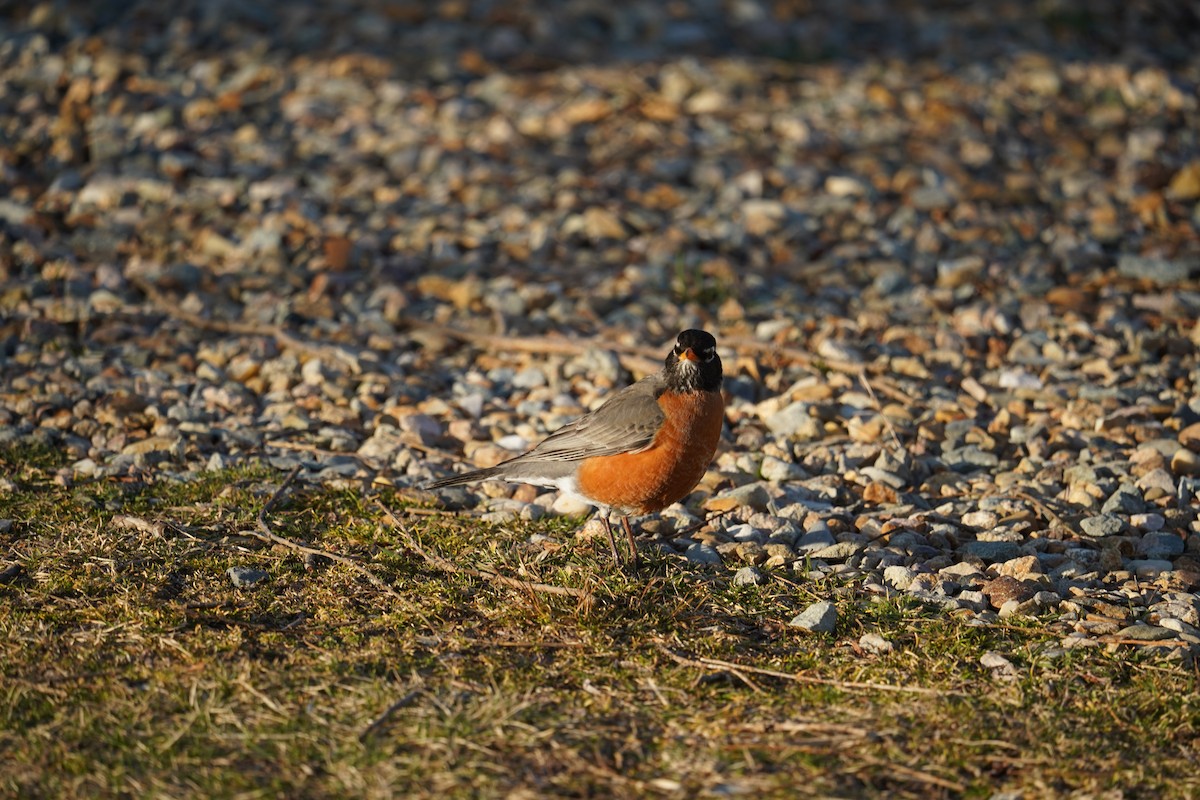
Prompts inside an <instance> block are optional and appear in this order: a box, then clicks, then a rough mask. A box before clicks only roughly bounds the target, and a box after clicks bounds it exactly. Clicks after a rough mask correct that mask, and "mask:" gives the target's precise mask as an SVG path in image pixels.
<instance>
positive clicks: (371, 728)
mask: <svg viewBox="0 0 1200 800" xmlns="http://www.w3.org/2000/svg"><path fill="white" fill-rule="evenodd" d="M422 691H423V690H422V689H419V688H418V689H410V690H409V691H407V692H405V694H404V696H403V697H401V698H400V699H399V700H397V701H396V702H394V703H392V704H391V705H390V706H388V707H387V708H386V709H384V712H383V713H382V714H380V715H379V716H378V717H376V718H375V720H374V721H373V722H372V723H371V724H370V725H368V726H367V727H365V728H363V731H362V733H360V734H359V735H358V740H359V741H360V742H366V741H367V740H368V739H370V738H371V737H372V736H374V735H375V734H376V733H377V732H378V731H379V730H380V729H381V728H383V726H384V725H385V724H387V721H388V720H389V719H391V718H392V715H393V714H395V713H396V712H397V711H399V710H400V709H402V708H404V707H405V706H407V705H409V704H410V703H412V701H413V700H416V699H417V698H418V697H420V696H421V692H422Z"/></svg>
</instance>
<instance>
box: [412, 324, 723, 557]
mask: <svg viewBox="0 0 1200 800" xmlns="http://www.w3.org/2000/svg"><path fill="white" fill-rule="evenodd" d="M721 381H722V370H721V357H720V356H719V355H717V340H716V339H715V338H714V337H713V335H712V334H710V333H708V332H707V331H703V330H697V329H689V330H685V331H683V332H682V333H680V334H679V336H678V337H677V338H676V340H675V345H674V347H672V348H671V352H669V353H668V354H667V357H666V359H665V360H664V363H663V368H662V369H661V370H660V371H659V372H656V373H654V374H653V375H649V376H647V377H645V378H642V379H641V380H640V381H637V382H636V383H633V384H631V385H629V386H626V387H625V388H624V389H621V390H620V391H618V392H617V393H616V394H614V395H612V396H611V397H610V398H608V399H607V400H606V401H605V402H604V403H603V404H602V405H601V406H600V407H599V408H597V409H596V410H594V411H592V412H590V413H588V414H585V415H584V416H582V417H579V418H578V419H575V420H573V421H571V422H568V423H567V424H565V425H563V426H562V427H561V428H559V429H558V430H556V431H555V432H554V433H552V434H550V435H549V436H547V437H546V438H545V439H543V440H542V441H541V442H539V443H538V444H536V445H534V447H533V448H531V449H530V450H528V451H527V452H525V453H522V454H521V455H519V456H516V457H515V458H510V459H508V460H507V461H502V462H501V463H499V464H497V465H496V466H494V467H488V468H486V469H477V470H472V471H470V472H465V473H462V474H459V475H454V476H451V477H448V478H443V479H441V480H438V481H434V482H433V483H430V484H428V485H427V486H426V487H425V488H426V489H430V490H433V489H440V488H444V487H447V486H458V485H460V484H466V483H475V482H477V481H484V480H489V479H498V480H505V481H512V482H516V483H528V484H533V485H535V486H544V487H551V488H556V489H558V490H559V491H560V492H562V493H564V494H567V495H573V496H575V497H577V498H579V499H582V500H583V501H584V502H586V503H588V504H589V505H592V506H595V507H597V508H598V509H599V510H600V519H601V521H602V522H603V524H604V530H605V533H607V534H608V544H609V547H610V548H611V549H612V555H613V560H614V561H617V562H619V561H620V556H619V555H618V553H617V543H616V540H615V539H614V538H613V533H612V525H611V523H610V521H609V515H611V514H612V513H614V512H615V513H616V514H619V515H620V518H621V524H622V526H623V527H624V529H625V535H626V536H627V537H628V539H629V548H630V551H631V556H630V558H631V562H632V564H633V565H634V566H635V567H636V565H637V563H638V554H637V545H636V544H635V542H634V539H633V529H632V527H631V526H630V524H629V516H630V515H631V514H632V515H640V514H651V513H654V512H657V511H662V510H663V509H664V508H666V507H667V506H669V505H671V504H672V503H676V502H678V501H679V500H682V499H683V498H684V497H686V496H687V495H688V494H689V493H690V492H691V491H692V489H694V488H695V487H696V484H698V483H699V482H700V479H701V478H702V477H704V473H705V471H706V470H707V469H708V465H709V464H710V463H712V459H713V456H714V455H715V454H716V451H717V445H718V444H719V443H720V440H721V431H722V429H723V427H724V422H725V401H724V398H723V397H722V395H721Z"/></svg>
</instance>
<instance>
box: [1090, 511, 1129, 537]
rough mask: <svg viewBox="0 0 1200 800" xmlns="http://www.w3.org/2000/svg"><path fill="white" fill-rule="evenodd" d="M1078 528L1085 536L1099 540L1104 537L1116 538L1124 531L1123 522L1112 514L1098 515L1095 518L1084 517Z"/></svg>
mask: <svg viewBox="0 0 1200 800" xmlns="http://www.w3.org/2000/svg"><path fill="white" fill-rule="evenodd" d="M1079 527H1080V529H1081V530H1082V531H1083V534H1084V535H1085V536H1090V537H1092V538H1093V539H1099V538H1101V537H1104V536H1116V535H1117V534H1119V533H1121V532H1122V531H1124V530H1125V521H1124V520H1122V519H1121V518H1120V517H1116V516H1113V515H1112V514H1100V515H1098V516H1095V517H1084V518H1083V519H1082V520H1080V521H1079Z"/></svg>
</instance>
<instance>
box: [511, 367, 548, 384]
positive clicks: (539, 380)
mask: <svg viewBox="0 0 1200 800" xmlns="http://www.w3.org/2000/svg"><path fill="white" fill-rule="evenodd" d="M512 385H513V386H515V387H517V388H518V389H536V388H537V387H539V386H545V385H546V373H544V372H542V371H541V370H540V369H538V368H537V367H528V368H527V369H523V370H521V371H520V372H518V373H517V374H516V375H514V376H513V379H512Z"/></svg>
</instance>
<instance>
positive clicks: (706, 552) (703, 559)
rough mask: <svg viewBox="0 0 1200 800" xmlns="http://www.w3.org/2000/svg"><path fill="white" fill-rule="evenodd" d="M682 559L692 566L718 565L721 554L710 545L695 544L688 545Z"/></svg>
mask: <svg viewBox="0 0 1200 800" xmlns="http://www.w3.org/2000/svg"><path fill="white" fill-rule="evenodd" d="M683 555H684V557H685V558H686V559H687V560H688V561H691V562H692V563H693V564H720V563H721V554H720V553H718V552H717V551H716V549H715V548H714V547H712V546H711V545H707V544H703V543H701V542H696V543H695V544H693V545H689V546H688V549H687V550H685V551H684V552H683Z"/></svg>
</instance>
